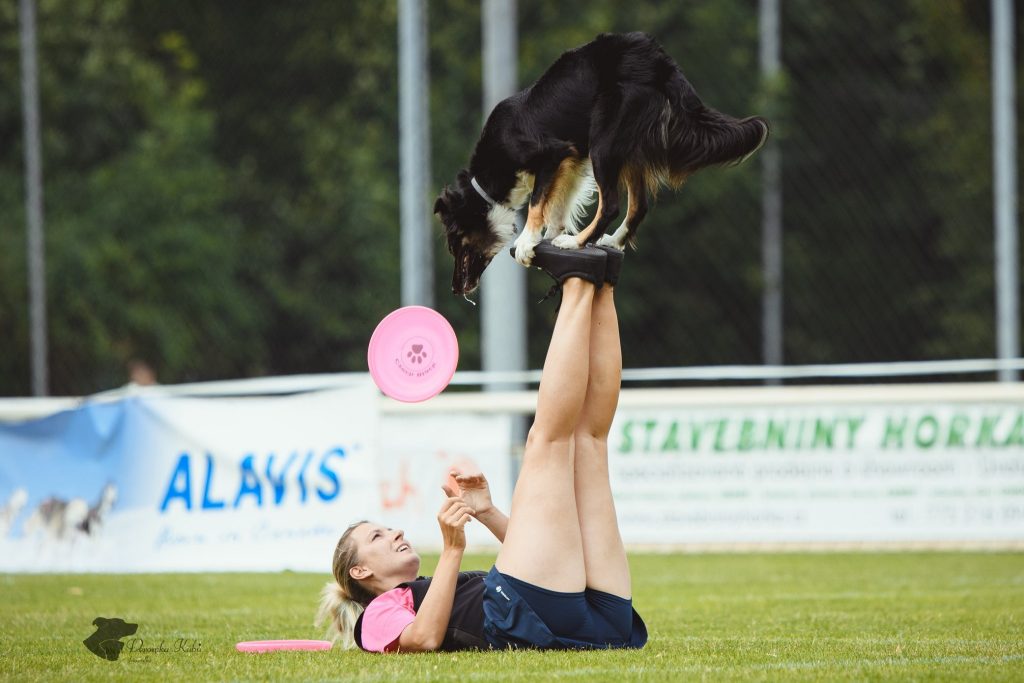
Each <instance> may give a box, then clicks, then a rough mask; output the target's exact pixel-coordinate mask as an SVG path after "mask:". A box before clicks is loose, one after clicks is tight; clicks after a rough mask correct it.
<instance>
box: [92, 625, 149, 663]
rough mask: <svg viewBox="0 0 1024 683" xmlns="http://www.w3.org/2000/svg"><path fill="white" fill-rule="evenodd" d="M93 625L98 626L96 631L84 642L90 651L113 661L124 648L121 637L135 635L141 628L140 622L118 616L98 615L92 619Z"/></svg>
mask: <svg viewBox="0 0 1024 683" xmlns="http://www.w3.org/2000/svg"><path fill="white" fill-rule="evenodd" d="M92 625H93V626H95V627H96V632H95V633H93V634H92V635H91V636H89V637H88V638H86V639H85V640H83V641H82V643H84V644H85V646H86V647H87V648H89V652H91V653H93V654H94V655H96V656H97V657H101V658H103V659H108V660H110V661H112V662H113V661H117V658H118V657H120V656H121V650H122V649H123V648H124V643H122V642H121V638H124V637H125V636H130V635H134V633H135V632H136V631H137V630H139V625H138V624H129V623H128V622H126V621H125V620H124V619H118V618H117V617H114V618H112V619H108V618H106V617H96V618H95V619H93V620H92Z"/></svg>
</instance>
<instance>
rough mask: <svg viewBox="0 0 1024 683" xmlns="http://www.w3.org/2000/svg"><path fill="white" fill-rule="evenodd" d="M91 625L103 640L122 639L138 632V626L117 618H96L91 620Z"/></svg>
mask: <svg viewBox="0 0 1024 683" xmlns="http://www.w3.org/2000/svg"><path fill="white" fill-rule="evenodd" d="M92 625H93V626H95V627H96V632H97V633H98V634H99V635H102V636H104V637H105V638H113V639H115V640H116V639H118V638H124V637H125V636H130V635H133V634H134V633H135V632H136V631H138V630H139V625H138V624H130V623H128V622H127V621H125V620H124V619H119V618H117V617H115V618H113V619H108V618H106V617H96V618H95V619H93V620H92Z"/></svg>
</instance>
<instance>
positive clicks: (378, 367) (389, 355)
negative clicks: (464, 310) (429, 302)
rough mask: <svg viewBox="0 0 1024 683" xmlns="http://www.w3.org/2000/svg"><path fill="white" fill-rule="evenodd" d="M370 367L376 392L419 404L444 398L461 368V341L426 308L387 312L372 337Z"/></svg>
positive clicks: (410, 307) (439, 317)
mask: <svg viewBox="0 0 1024 683" xmlns="http://www.w3.org/2000/svg"><path fill="white" fill-rule="evenodd" d="M366 363H367V365H369V366H370V375H371V376H372V377H373V381H374V382H376V383H377V387H378V388H379V389H380V390H381V391H383V392H384V393H385V394H386V395H388V396H390V397H391V398H393V399H396V400H398V401H404V402H406V403H417V402H419V401H426V400H427V399H428V398H433V397H434V396H437V395H438V394H439V393H441V390H442V389H444V388H445V387H446V386H448V383H449V382H451V381H452V375H454V374H455V368H456V367H458V365H459V341H458V339H457V338H456V337H455V330H453V329H452V326H451V324H450V323H449V322H448V321H447V320H446V319H445V317H444V316H443V315H441V314H440V313H438V312H437V311H435V310H434V309H432V308H427V307H425V306H405V307H403V308H399V309H398V310H396V311H392V312H391V313H389V314H388V315H387V316H386V317H385V318H384V319H383V320H381V321H380V323H379V324H378V325H377V329H375V330H374V331H373V336H371V337H370V346H369V348H368V349H367V351H366Z"/></svg>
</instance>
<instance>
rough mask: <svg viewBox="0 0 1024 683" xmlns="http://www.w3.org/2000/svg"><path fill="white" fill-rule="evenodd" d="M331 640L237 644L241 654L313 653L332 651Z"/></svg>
mask: <svg viewBox="0 0 1024 683" xmlns="http://www.w3.org/2000/svg"><path fill="white" fill-rule="evenodd" d="M331 645H332V643H331V641H329V640H247V641H244V642H241V643H236V644H235V649H236V650H238V651H239V652H253V653H262V652H280V651H282V650H301V651H305V652H311V651H316V650H330V649H331Z"/></svg>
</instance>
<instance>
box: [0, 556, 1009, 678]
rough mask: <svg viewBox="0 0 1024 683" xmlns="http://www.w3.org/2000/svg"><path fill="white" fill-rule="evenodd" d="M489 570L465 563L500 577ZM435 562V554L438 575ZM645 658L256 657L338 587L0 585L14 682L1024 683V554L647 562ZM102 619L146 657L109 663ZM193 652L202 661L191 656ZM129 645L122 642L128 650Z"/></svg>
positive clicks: (123, 580) (481, 560) (637, 579)
mask: <svg viewBox="0 0 1024 683" xmlns="http://www.w3.org/2000/svg"><path fill="white" fill-rule="evenodd" d="M491 559H492V558H489V557H483V556H474V557H470V558H467V562H466V563H464V565H463V566H464V568H466V569H486V568H488V567H489V566H490V562H491ZM435 561H436V560H435V558H424V564H423V566H424V568H425V569H429V568H431V567H433V564H434V562H435ZM632 563H633V576H634V585H635V588H636V595H635V597H634V600H635V604H636V607H637V609H638V611H639V612H640V613H641V614H642V615H643V616H644V618H645V620H646V621H647V625H648V628H649V630H650V636H651V637H650V642H649V643H648V645H647V647H646V648H645V649H643V650H639V651H621V650H619V651H602V652H483V653H457V654H424V655H370V654H365V653H361V652H341V651H337V650H335V651H330V652H319V653H275V654H269V655H243V654H239V653H237V652H235V650H234V643H235V642H236V641H239V640H258V639H269V638H319V637H321V636H322V632H321V631H320V630H319V629H316V628H314V627H313V625H312V615H313V612H314V609H315V606H316V599H317V592H318V591H319V589H320V587H321V585H322V583H323V582H324V581H325V580H326V579H327V578H328V577H327V575H326V574H324V575H316V574H295V573H289V572H285V573H276V574H149V575H72V576H54V575H3V576H0V630H2V635H3V638H2V640H0V642H2V643H3V645H2V647H0V653H2V654H0V679H2V680H73V681H116V680H126V681H127V680H131V681H140V680H170V681H177V680H204V681H217V680H301V681H309V680H328V679H333V680H344V681H392V680H395V681H420V680H458V681H467V680H472V681H491V680H549V679H563V680H566V679H568V680H587V681H590V680H609V681H623V680H651V681H661V680H686V681H692V680H714V681H720V680H740V681H748V680H782V679H785V680H814V681H833V680H899V681H907V680H949V681H962V680H979V681H996V680H1024V555H1021V554H1015V553H905V554H897V553H883V554H774V555H762V554H750V555H732V554H728V555H636V556H634V557H633V558H632ZM97 616H104V617H121V618H123V619H125V620H127V621H131V622H135V623H137V624H139V630H138V633H136V634H135V636H134V637H136V638H141V639H143V641H144V647H146V648H154V647H159V646H160V645H161V644H162V646H163V648H165V649H166V650H168V651H167V652H148V653H145V654H140V653H138V652H135V653H129V652H127V650H126V651H125V652H123V653H122V655H121V658H120V659H119V660H118V661H114V662H111V661H106V660H103V659H100V658H99V657H96V656H95V655H93V654H92V653H91V652H89V651H88V650H87V649H86V647H85V646H84V645H83V643H82V641H83V640H84V639H85V638H86V637H88V636H89V635H90V634H91V633H92V632H93V630H94V628H93V626H92V625H91V623H92V620H93V619H94V618H95V617H97ZM179 639H186V640H188V641H192V642H190V643H189V645H190V646H192V647H196V646H198V647H197V651H191V652H183V651H176V644H177V642H178V641H179ZM128 640H130V639H129V638H125V639H124V641H123V642H127V641H128Z"/></svg>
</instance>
